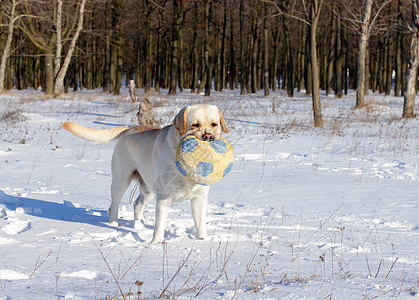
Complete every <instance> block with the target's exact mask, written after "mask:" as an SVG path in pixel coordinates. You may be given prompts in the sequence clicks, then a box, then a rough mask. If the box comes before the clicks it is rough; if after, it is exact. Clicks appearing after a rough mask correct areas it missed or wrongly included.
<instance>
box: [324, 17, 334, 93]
mask: <svg viewBox="0 0 419 300" xmlns="http://www.w3.org/2000/svg"><path fill="white" fill-rule="evenodd" d="M335 51H336V18H332V29H331V31H330V44H329V56H328V59H327V78H326V95H329V94H330V93H331V91H332V89H333V71H334V67H335V59H336V54H335Z"/></svg>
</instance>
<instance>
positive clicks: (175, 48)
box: [169, 0, 183, 95]
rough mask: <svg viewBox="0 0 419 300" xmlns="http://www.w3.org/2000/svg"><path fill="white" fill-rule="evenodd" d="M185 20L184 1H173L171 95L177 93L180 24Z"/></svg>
mask: <svg viewBox="0 0 419 300" xmlns="http://www.w3.org/2000/svg"><path fill="white" fill-rule="evenodd" d="M182 21H183V1H182V0H174V1H173V26H172V55H171V63H170V83H169V95H176V85H177V81H178V76H177V75H178V71H179V38H180V34H179V33H180V26H181V24H182Z"/></svg>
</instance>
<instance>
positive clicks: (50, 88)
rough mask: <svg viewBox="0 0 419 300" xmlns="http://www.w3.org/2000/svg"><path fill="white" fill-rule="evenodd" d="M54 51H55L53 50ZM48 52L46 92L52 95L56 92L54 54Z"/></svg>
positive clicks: (46, 60) (46, 55)
mask: <svg viewBox="0 0 419 300" xmlns="http://www.w3.org/2000/svg"><path fill="white" fill-rule="evenodd" d="M51 52H53V51H51ZM51 52H47V53H46V54H45V62H44V64H45V94H46V95H52V94H53V93H54V67H53V60H54V54H52V53H51Z"/></svg>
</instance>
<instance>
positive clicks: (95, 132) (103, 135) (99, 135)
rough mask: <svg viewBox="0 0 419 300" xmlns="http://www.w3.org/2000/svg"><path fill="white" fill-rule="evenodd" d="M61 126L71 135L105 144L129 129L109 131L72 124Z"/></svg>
mask: <svg viewBox="0 0 419 300" xmlns="http://www.w3.org/2000/svg"><path fill="white" fill-rule="evenodd" d="M62 126H63V128H64V129H67V130H68V131H70V132H71V133H72V134H74V135H76V136H78V137H80V138H82V139H85V140H88V141H92V142H95V143H107V142H109V141H111V140H113V139H115V138H118V137H119V135H120V134H121V133H122V132H124V131H126V130H128V129H129V127H123V126H120V127H113V128H110V129H93V128H89V127H85V126H83V125H80V124H76V123H73V122H65V123H64V124H63V125H62Z"/></svg>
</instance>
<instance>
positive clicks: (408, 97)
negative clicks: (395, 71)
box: [403, 0, 419, 118]
mask: <svg viewBox="0 0 419 300" xmlns="http://www.w3.org/2000/svg"><path fill="white" fill-rule="evenodd" d="M411 1H412V5H413V25H412V26H409V29H410V31H411V32H412V40H411V43H410V51H409V64H408V67H407V71H406V86H405V91H404V94H403V97H404V104H403V118H413V117H415V111H414V106H415V97H416V84H417V80H418V67H419V8H418V7H419V0H411Z"/></svg>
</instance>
